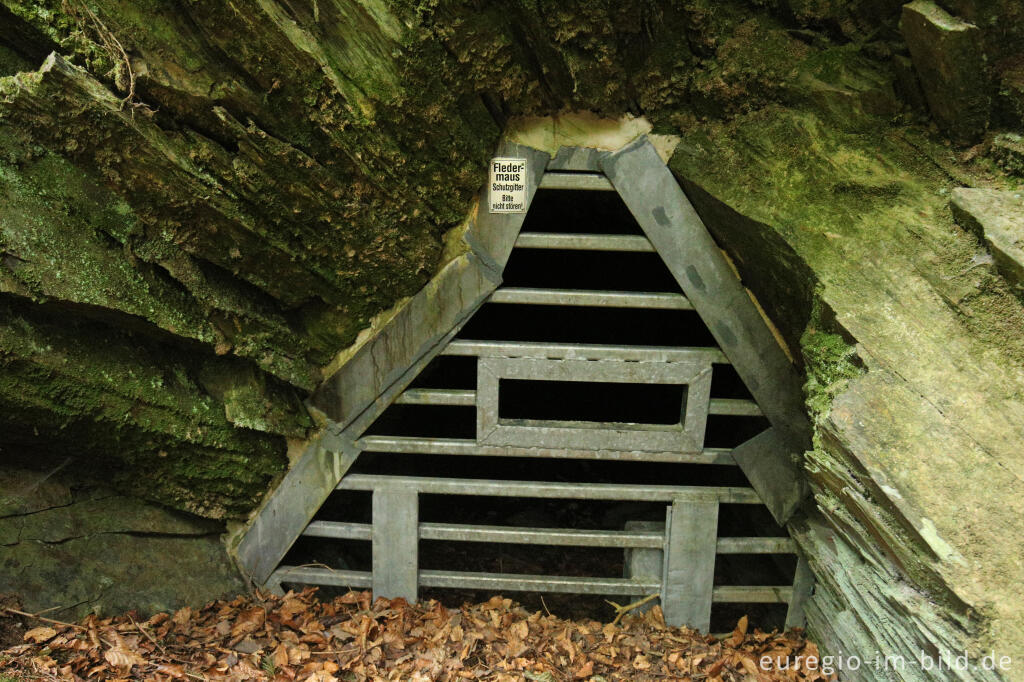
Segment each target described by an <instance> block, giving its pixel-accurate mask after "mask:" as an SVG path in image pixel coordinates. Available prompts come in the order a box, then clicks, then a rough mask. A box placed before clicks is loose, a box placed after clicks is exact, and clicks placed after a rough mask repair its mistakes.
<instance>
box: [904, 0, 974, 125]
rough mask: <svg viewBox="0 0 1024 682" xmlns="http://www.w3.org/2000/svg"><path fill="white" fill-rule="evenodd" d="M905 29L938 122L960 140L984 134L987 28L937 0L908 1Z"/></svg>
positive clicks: (915, 63)
mask: <svg viewBox="0 0 1024 682" xmlns="http://www.w3.org/2000/svg"><path fill="white" fill-rule="evenodd" d="M900 29H901V31H902V32H903V38H904V40H906V42H907V47H909V48H910V54H911V56H912V57H913V60H914V68H915V69H916V70H917V73H918V75H919V77H920V79H921V85H922V87H923V88H924V94H925V97H926V98H927V100H928V108H929V109H930V110H931V113H932V116H934V117H935V121H936V122H937V123H938V124H939V126H941V127H942V129H943V130H945V131H946V133H947V134H948V135H949V136H950V137H952V138H953V139H955V140H957V141H958V142H972V141H974V140H976V139H978V138H979V137H981V135H983V134H984V132H985V130H986V129H987V127H988V117H989V110H990V108H991V101H990V97H989V92H988V73H987V65H986V63H985V53H984V46H983V45H982V32H981V30H980V29H978V27H977V26H975V25H973V24H969V23H967V22H965V21H963V20H961V19H958V18H957V17H954V16H952V15H951V14H949V13H948V12H946V11H945V10H944V9H942V8H941V7H939V6H938V5H936V4H935V3H934V2H931V0H915V1H914V2H911V3H909V4H907V5H904V7H903V16H902V18H901V19H900Z"/></svg>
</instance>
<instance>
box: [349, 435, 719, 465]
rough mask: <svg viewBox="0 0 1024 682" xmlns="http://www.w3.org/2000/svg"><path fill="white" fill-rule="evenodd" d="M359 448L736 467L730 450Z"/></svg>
mask: <svg viewBox="0 0 1024 682" xmlns="http://www.w3.org/2000/svg"><path fill="white" fill-rule="evenodd" d="M356 445H357V446H358V447H359V448H360V449H361V450H363V451H364V452H390V453H395V454H401V455H455V456H465V457H535V458H538V459H592V460H610V461H616V462H667V463H672V464H718V465H723V466H733V465H735V462H733V459H732V455H730V454H729V449H728V448H705V449H704V451H703V452H696V453H681V452H644V451H640V450H630V451H623V450H576V449H570V448H524V447H512V446H505V445H477V442H476V441H475V440H473V439H471V438H419V437H416V436H363V437H362V438H360V439H359V440H358V441H357V442H356Z"/></svg>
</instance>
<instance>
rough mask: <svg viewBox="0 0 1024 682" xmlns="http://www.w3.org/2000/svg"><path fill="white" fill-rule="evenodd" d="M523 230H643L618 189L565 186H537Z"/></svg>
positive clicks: (619, 231)
mask: <svg viewBox="0 0 1024 682" xmlns="http://www.w3.org/2000/svg"><path fill="white" fill-rule="evenodd" d="M522 231H523V232H562V233H566V232H568V233H578V232H587V233H591V234H635V235H642V234H643V230H641V228H640V226H639V225H638V224H637V222H636V219H635V218H634V217H633V214H632V213H630V212H629V208H627V207H626V204H625V202H623V201H622V197H620V196H619V195H618V193H617V192H591V191H586V190H565V189H541V190H538V192H537V194H536V195H535V196H534V198H533V202H532V203H531V204H530V211H529V213H527V214H526V220H525V221H524V222H523V228H522Z"/></svg>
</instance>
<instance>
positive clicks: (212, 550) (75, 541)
mask: <svg viewBox="0 0 1024 682" xmlns="http://www.w3.org/2000/svg"><path fill="white" fill-rule="evenodd" d="M223 530H224V529H223V526H222V525H221V524H218V523H215V522H212V521H207V520H204V519H199V518H196V517H192V516H189V515H186V514H182V513H180V512H173V511H169V510H167V509H163V508H160V507H157V506H154V505H150V504H146V503H143V502H140V501H139V500H137V499H132V498H127V497H124V496H122V495H118V494H116V493H114V492H112V491H111V490H109V489H103V488H99V487H93V486H80V485H74V484H70V483H69V481H68V480H67V477H66V475H64V474H63V472H62V471H57V472H52V475H47V474H42V475H41V474H40V473H39V472H35V471H30V470H26V469H20V468H11V467H9V466H5V468H4V469H3V471H0V573H2V576H3V577H2V581H0V590H2V591H3V592H14V593H17V594H19V595H21V597H22V603H23V605H24V607H25V608H26V609H28V610H29V611H31V612H39V611H43V610H48V609H53V610H52V611H50V613H51V617H55V618H77V617H80V616H82V615H84V614H85V613H99V614H114V613H121V612H123V611H126V610H128V609H139V611H140V613H141V614H143V617H146V616H145V614H150V613H155V612H157V611H163V610H168V609H175V608H178V607H180V606H184V605H186V604H193V605H194V604H201V603H205V602H207V601H209V600H211V599H215V598H219V597H222V596H225V595H231V594H236V593H237V592H239V591H241V590H244V589H245V586H244V584H243V583H242V581H241V579H240V577H239V576H238V573H237V571H236V570H235V568H234V565H233V564H232V563H231V561H230V560H229V559H228V556H227V553H226V552H225V550H224V545H223V543H222V542H221V541H220V535H221V533H222V532H223ZM54 613H57V614H59V615H52V614H54Z"/></svg>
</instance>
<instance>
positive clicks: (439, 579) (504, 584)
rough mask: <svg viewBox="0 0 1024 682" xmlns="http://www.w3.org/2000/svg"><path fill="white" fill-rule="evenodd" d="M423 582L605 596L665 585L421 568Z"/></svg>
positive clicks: (649, 590) (426, 584)
mask: <svg viewBox="0 0 1024 682" xmlns="http://www.w3.org/2000/svg"><path fill="white" fill-rule="evenodd" d="M420 584H421V585H423V586H424V587H447V588H457V589H476V590H489V591H491V592H499V591H505V590H511V591H526V592H563V593H568V594H601V595H605V594H607V595H612V594H621V595H631V594H654V593H656V592H657V591H658V589H659V588H660V587H661V586H660V585H659V583H658V581H657V580H630V579H626V578H579V577H575V576H555V575H524V574H518V573H466V572H461V571H420Z"/></svg>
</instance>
